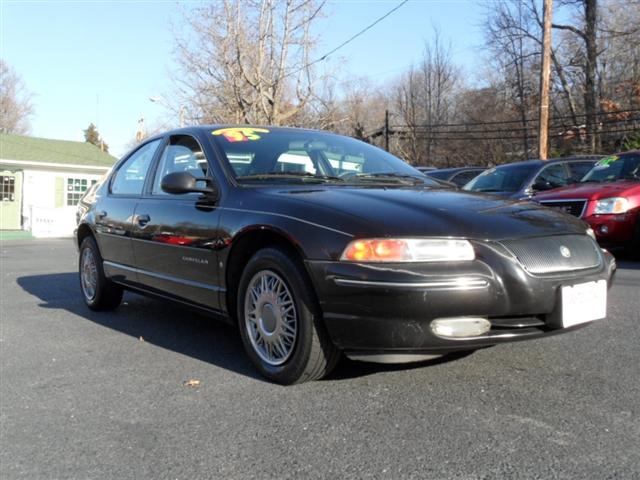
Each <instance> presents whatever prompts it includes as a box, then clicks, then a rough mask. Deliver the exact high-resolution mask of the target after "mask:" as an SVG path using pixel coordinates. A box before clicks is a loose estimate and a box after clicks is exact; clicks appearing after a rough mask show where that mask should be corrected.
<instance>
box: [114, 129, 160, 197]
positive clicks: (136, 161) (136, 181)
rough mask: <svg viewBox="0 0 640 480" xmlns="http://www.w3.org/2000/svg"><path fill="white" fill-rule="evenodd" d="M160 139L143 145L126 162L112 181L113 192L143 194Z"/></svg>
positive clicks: (118, 193) (117, 193)
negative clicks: (145, 180)
mask: <svg viewBox="0 0 640 480" xmlns="http://www.w3.org/2000/svg"><path fill="white" fill-rule="evenodd" d="M160 141H161V140H160V139H158V140H154V141H153V142H149V143H147V144H146V145H143V146H142V147H140V148H139V149H138V150H136V151H135V152H134V153H133V154H132V155H131V156H130V157H129V158H128V159H127V160H126V161H125V162H124V164H123V165H122V166H121V167H120V168H119V169H118V171H117V172H116V176H115V178H114V179H113V182H111V193H113V194H116V195H141V194H142V188H143V187H144V179H145V178H146V176H147V171H148V170H149V165H151V160H153V155H154V154H155V153H156V150H157V149H158V146H159V145H160Z"/></svg>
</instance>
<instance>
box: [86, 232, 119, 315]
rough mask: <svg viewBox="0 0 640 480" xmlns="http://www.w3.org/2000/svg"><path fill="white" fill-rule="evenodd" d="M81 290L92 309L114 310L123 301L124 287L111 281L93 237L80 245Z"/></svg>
mask: <svg viewBox="0 0 640 480" xmlns="http://www.w3.org/2000/svg"><path fill="white" fill-rule="evenodd" d="M78 270H79V274H80V275H79V276H80V291H81V292H82V298H83V299H84V303H86V304H87V306H88V307H89V308H90V309H91V310H114V309H115V308H117V307H118V305H120V302H121V301H122V288H121V287H119V286H118V285H116V284H115V283H113V282H111V281H110V280H109V279H108V278H107V277H106V276H105V274H104V270H103V268H102V255H100V250H99V249H98V245H97V244H96V241H95V240H94V239H93V237H87V238H85V239H84V240H83V241H82V244H81V245H80V258H79V262H78Z"/></svg>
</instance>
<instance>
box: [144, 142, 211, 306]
mask: <svg viewBox="0 0 640 480" xmlns="http://www.w3.org/2000/svg"><path fill="white" fill-rule="evenodd" d="M183 171H187V172H190V173H191V174H192V175H193V176H195V177H200V178H201V177H206V176H207V175H209V174H210V173H209V164H208V162H207V159H206V157H205V154H204V152H203V150H202V148H201V147H200V145H199V143H198V141H197V140H196V139H195V138H193V137H192V136H189V135H175V136H172V137H171V138H170V139H169V142H168V143H167V145H166V146H165V147H164V150H163V152H162V155H161V156H160V159H159V161H158V162H157V168H156V171H155V176H154V180H153V182H152V184H151V185H150V186H149V191H148V192H147V195H145V196H144V197H143V198H142V199H141V200H140V201H139V203H138V206H137V207H136V210H135V215H134V217H133V252H134V256H135V261H136V265H137V266H138V280H139V282H140V283H141V284H142V285H143V286H144V287H145V288H148V289H150V290H152V291H154V292H155V293H160V294H163V295H166V296H170V297H176V298H181V299H185V300H188V301H190V302H193V303H197V304H199V305H202V306H205V307H208V308H212V309H216V310H217V309H219V307H220V292H221V288H220V285H221V283H222V280H221V279H220V278H219V277H218V266H217V263H218V259H217V248H219V246H220V245H219V232H218V222H219V219H220V212H219V210H218V209H217V207H216V204H215V202H214V201H212V200H211V199H207V198H203V197H202V195H201V194H197V193H190V194H182V195H171V194H167V193H165V192H163V191H162V189H161V188H160V183H161V180H162V178H163V177H164V176H165V175H167V174H169V173H173V172H183Z"/></svg>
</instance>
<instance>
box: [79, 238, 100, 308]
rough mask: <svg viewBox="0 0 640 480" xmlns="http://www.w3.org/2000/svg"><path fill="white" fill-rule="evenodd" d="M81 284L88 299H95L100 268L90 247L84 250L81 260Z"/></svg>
mask: <svg viewBox="0 0 640 480" xmlns="http://www.w3.org/2000/svg"><path fill="white" fill-rule="evenodd" d="M80 284H81V285H82V293H84V296H85V298H86V299H87V300H93V298H94V297H95V296H96V289H97V287H98V268H97V266H96V257H95V255H94V254H93V251H92V250H91V249H90V248H85V249H84V250H83V251H82V261H81V262H80Z"/></svg>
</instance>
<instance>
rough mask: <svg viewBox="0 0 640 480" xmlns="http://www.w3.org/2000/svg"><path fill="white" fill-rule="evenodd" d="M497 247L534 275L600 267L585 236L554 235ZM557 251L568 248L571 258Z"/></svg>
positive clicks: (597, 253)
mask: <svg viewBox="0 0 640 480" xmlns="http://www.w3.org/2000/svg"><path fill="white" fill-rule="evenodd" d="M499 243H500V244H501V245H502V246H503V247H505V248H506V249H507V250H509V252H511V253H512V254H513V255H514V256H515V257H516V258H517V259H518V262H520V265H522V267H523V268H524V269H525V270H526V271H528V272H529V273H531V274H534V275H544V274H549V273H560V272H570V271H574V270H585V269H589V268H595V267H598V266H600V264H601V263H602V254H601V252H600V248H599V247H598V245H597V244H596V242H595V241H594V240H593V239H592V238H591V237H589V236H588V235H555V236H551V237H534V238H525V239H518V240H504V241H502V242H499ZM561 247H566V248H568V249H569V250H570V252H571V256H570V257H565V256H563V255H562V253H561Z"/></svg>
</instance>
